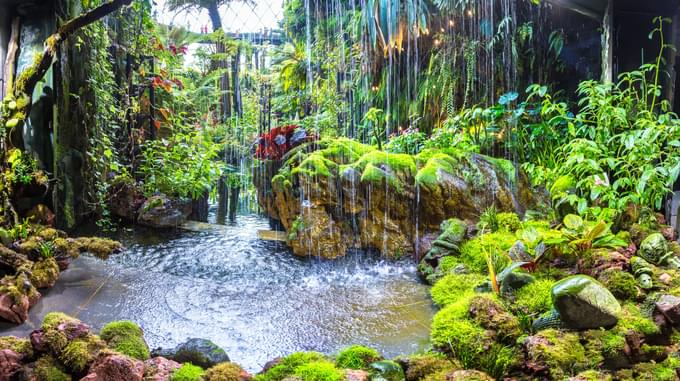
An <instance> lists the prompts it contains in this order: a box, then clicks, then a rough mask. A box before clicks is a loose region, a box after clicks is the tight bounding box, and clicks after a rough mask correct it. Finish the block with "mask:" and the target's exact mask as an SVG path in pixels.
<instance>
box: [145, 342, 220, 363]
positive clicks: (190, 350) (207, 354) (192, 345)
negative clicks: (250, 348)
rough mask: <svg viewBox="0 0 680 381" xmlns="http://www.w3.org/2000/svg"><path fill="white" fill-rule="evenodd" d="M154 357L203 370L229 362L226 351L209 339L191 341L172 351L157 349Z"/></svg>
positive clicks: (153, 354)
mask: <svg viewBox="0 0 680 381" xmlns="http://www.w3.org/2000/svg"><path fill="white" fill-rule="evenodd" d="M152 356H162V357H165V358H168V359H171V360H174V361H177V362H179V363H185V362H190V363H192V364H194V365H197V366H200V367H201V368H204V369H205V368H210V367H212V366H214V365H217V364H219V363H221V362H227V361H229V356H228V355H227V353H226V352H225V351H224V349H222V348H220V347H219V346H217V344H215V343H213V342H212V341H210V340H207V339H197V338H193V339H189V340H187V341H186V342H184V343H182V344H180V345H178V346H176V347H175V348H172V349H160V348H159V349H155V350H154V351H153V353H152Z"/></svg>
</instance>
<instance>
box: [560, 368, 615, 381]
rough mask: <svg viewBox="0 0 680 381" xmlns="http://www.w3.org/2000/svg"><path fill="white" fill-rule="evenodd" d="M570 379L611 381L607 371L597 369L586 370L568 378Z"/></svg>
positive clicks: (574, 380)
mask: <svg viewBox="0 0 680 381" xmlns="http://www.w3.org/2000/svg"><path fill="white" fill-rule="evenodd" d="M570 380H571V381H611V380H612V376H611V375H610V374H607V373H603V372H600V371H598V370H594V369H591V370H586V371H585V372H581V373H579V374H577V375H576V376H575V377H573V378H570Z"/></svg>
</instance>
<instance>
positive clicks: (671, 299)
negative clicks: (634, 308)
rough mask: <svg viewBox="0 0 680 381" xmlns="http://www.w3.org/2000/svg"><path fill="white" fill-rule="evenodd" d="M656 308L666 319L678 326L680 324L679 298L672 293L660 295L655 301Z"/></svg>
mask: <svg viewBox="0 0 680 381" xmlns="http://www.w3.org/2000/svg"><path fill="white" fill-rule="evenodd" d="M655 305H656V309H657V310H659V312H661V313H662V314H663V316H665V317H666V319H668V321H669V322H670V323H671V324H673V325H675V326H678V325H680V298H678V297H677V296H673V295H662V296H661V297H660V298H659V300H657V301H656V304H655Z"/></svg>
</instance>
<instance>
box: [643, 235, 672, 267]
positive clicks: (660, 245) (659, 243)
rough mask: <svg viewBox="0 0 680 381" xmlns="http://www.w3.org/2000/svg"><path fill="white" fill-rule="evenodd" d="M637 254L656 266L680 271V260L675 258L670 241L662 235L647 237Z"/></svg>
mask: <svg viewBox="0 0 680 381" xmlns="http://www.w3.org/2000/svg"><path fill="white" fill-rule="evenodd" d="M637 254H638V255H639V256H640V257H642V258H643V259H645V260H646V261H649V262H650V263H653V264H655V265H660V266H670V267H672V268H675V269H680V258H678V257H676V256H675V253H673V250H672V249H671V247H670V245H669V244H668V241H666V238H664V236H663V235H661V234H660V233H653V234H650V235H649V236H647V238H645V239H644V240H643V241H642V243H641V244H640V250H638V253H637Z"/></svg>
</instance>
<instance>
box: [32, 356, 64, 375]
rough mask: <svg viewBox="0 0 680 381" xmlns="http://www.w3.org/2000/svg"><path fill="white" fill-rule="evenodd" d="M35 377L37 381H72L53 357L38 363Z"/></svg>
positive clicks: (43, 358)
mask: <svg viewBox="0 0 680 381" xmlns="http://www.w3.org/2000/svg"><path fill="white" fill-rule="evenodd" d="M33 376H34V377H35V381H71V376H69V375H68V374H67V373H66V372H65V370H64V369H63V368H62V367H61V365H59V363H58V362H57V361H56V360H55V359H54V358H53V357H51V356H44V357H41V358H40V359H38V361H36V363H35V368H34V370H33Z"/></svg>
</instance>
